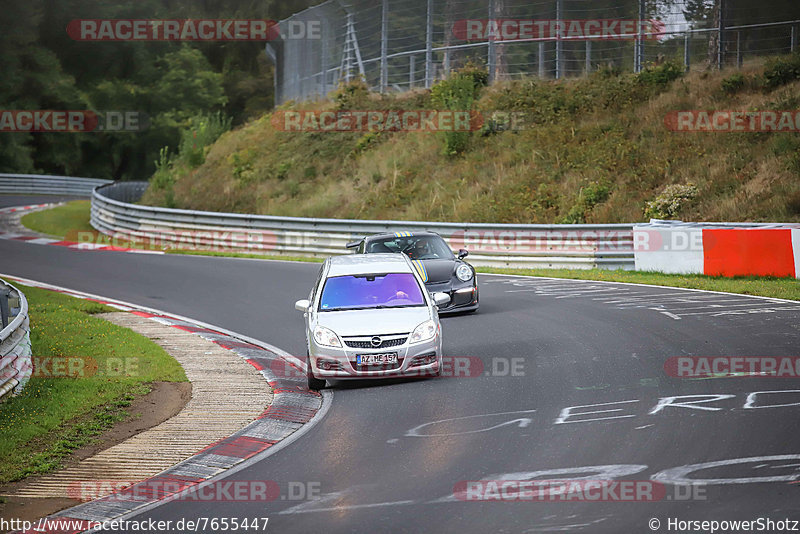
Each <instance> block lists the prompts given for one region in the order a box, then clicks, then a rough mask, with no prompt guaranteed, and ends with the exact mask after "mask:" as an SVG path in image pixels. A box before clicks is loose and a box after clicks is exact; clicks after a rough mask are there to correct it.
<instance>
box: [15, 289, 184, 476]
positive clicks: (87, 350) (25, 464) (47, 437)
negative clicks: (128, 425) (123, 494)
mask: <svg viewBox="0 0 800 534" xmlns="http://www.w3.org/2000/svg"><path fill="white" fill-rule="evenodd" d="M15 285H16V286H17V287H19V288H20V289H21V290H22V291H23V292H24V293H25V296H26V297H27V298H28V302H29V305H30V319H31V326H32V329H31V343H32V346H33V354H34V376H33V377H31V380H30V382H29V383H28V385H27V386H26V387H25V389H23V391H22V393H21V394H20V395H18V396H16V397H11V398H9V399H8V400H6V401H5V402H3V403H2V404H0V484H1V483H6V482H12V481H15V480H19V479H22V478H24V477H26V476H28V475H31V474H40V473H46V472H48V471H52V470H54V469H56V468H58V467H59V466H60V465H61V461H62V460H63V459H64V458H65V457H66V456H67V455H68V454H69V453H70V452H71V451H73V450H75V449H77V448H80V447H82V446H83V445H86V444H87V443H90V442H91V441H92V439H93V438H94V437H95V436H98V435H99V434H101V433H102V432H103V431H104V430H106V429H108V428H110V427H111V426H112V425H113V424H114V423H115V422H117V421H121V420H123V419H125V418H127V417H129V416H135V415H136V414H129V413H127V411H126V408H127V407H128V406H130V404H131V401H132V400H133V399H135V398H136V397H137V396H140V395H145V394H147V393H148V392H149V391H150V386H149V384H150V383H151V382H153V381H167V382H185V381H186V375H185V374H184V372H183V369H182V368H181V366H180V364H178V362H177V361H175V360H174V359H173V358H172V357H171V356H169V354H167V353H166V352H165V351H164V349H162V348H161V347H159V346H158V345H156V344H155V343H153V342H152V341H151V340H149V339H147V338H146V337H144V336H142V335H140V334H137V333H135V332H133V331H132V330H129V329H127V328H122V327H119V326H116V325H114V324H112V323H110V322H108V321H105V320H103V319H101V318H99V317H94V316H93V315H94V314H97V313H102V312H106V311H114V310H113V309H112V308H109V307H108V306H105V305H103V304H99V303H96V302H92V301H88V300H83V299H77V298H74V297H69V296H66V295H62V294H59V293H55V292H52V291H47V290H44V289H39V288H33V287H27V286H24V285H21V284H15ZM78 358H80V359H81V361H82V362H83V363H84V365H83V367H82V369H83V370H82V371H76V372H66V373H64V372H63V371H62V372H61V373H59V374H67V375H71V376H63V377H53V376H49V377H46V376H37V375H39V374H50V375H52V374H56V373H57V372H58V371H56V367H55V366H56V365H59V364H62V365H63V364H64V363H65V362H70V361H72V362H74V361H76V360H77V359H78ZM68 365H69V364H68V363H67V366H68ZM37 369H38V372H37ZM73 369H74V368H73ZM81 375H83V376H81Z"/></svg>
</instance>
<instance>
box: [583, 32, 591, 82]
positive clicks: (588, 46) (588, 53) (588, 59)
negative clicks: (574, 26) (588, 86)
mask: <svg viewBox="0 0 800 534" xmlns="http://www.w3.org/2000/svg"><path fill="white" fill-rule="evenodd" d="M584 70H585V71H586V74H589V73H590V72H592V40H591V39H586V66H585V67H584Z"/></svg>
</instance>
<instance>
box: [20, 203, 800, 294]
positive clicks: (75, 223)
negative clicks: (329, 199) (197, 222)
mask: <svg viewBox="0 0 800 534" xmlns="http://www.w3.org/2000/svg"><path fill="white" fill-rule="evenodd" d="M75 202H84V203H85V204H83V205H80V206H79V207H77V208H75V207H71V206H70V205H71V204H73V202H70V203H68V204H67V205H65V206H61V207H57V208H53V209H51V210H47V211H44V212H38V213H32V214H29V215H26V216H25V217H23V218H22V223H23V224H24V225H25V226H28V228H31V229H32V230H35V229H36V228H35V227H34V226H32V225H29V219H27V218H28V217H30V216H31V215H39V214H40V213H49V214H50V215H48V216H47V217H46V218H44V219H45V220H47V221H51V222H50V226H49V228H51V229H53V230H55V229H58V231H57V232H55V233H51V235H57V236H59V237H65V238H67V237H68V236H73V235H76V234H77V232H78V231H82V230H81V229H82V228H85V227H86V226H88V225H89V223H88V220H89V205H88V203H86V202H85V201H75ZM68 208H69V209H68ZM51 212H55V213H51ZM78 214H80V217H83V219H81V218H80V217H78ZM70 225H71V226H70ZM65 228H68V230H64V229H65ZM90 228H91V227H90ZM39 231H41V230H39ZM92 231H94V230H92ZM94 232H95V233H98V232H96V231H94ZM98 239H105V240H106V241H108V239H109V238H108V237H107V236H104V235H102V234H99V233H98ZM100 242H104V241H100ZM109 244H110V243H109ZM115 244H117V245H119V246H125V245H124V244H120V243H118V242H115ZM166 252H167V253H169V254H186V255H197V256H223V257H234V258H254V259H274V260H285V261H305V262H316V263H319V262H321V261H322V258H311V257H303V256H277V255H261V254H248V253H239V252H217V251H203V250H180V249H168V250H166ZM477 270H478V272H481V273H496V274H516V275H523V276H543V277H552V278H569V279H575V280H602V281H606V282H629V283H634V284H648V285H661V286H670V287H685V288H690V289H705V290H708V291H725V292H728V293H740V294H744V295H758V296H762V297H774V298H782V299H789V300H800V280H797V279H794V278H761V277H736V278H724V277H720V276H705V275H699V274H698V275H678V274H662V273H648V272H638V271H621V270H618V271H610V270H605V269H592V270H582V269H574V270H573V269H506V268H494V267H479V268H477Z"/></svg>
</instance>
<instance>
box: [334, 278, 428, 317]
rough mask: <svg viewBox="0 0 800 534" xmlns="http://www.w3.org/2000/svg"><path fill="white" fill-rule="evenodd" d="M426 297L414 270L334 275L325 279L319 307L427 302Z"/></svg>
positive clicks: (389, 305)
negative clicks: (409, 271) (412, 272)
mask: <svg viewBox="0 0 800 534" xmlns="http://www.w3.org/2000/svg"><path fill="white" fill-rule="evenodd" d="M424 305H425V299H424V298H423V296H422V290H421V289H420V287H419V284H418V283H417V280H416V278H414V275H413V274H411V273H389V274H369V275H353V276H334V277H331V278H328V279H327V280H326V281H325V287H323V288H322V296H321V297H320V299H319V310H320V311H335V310H351V309H367V308H404V307H408V306H424Z"/></svg>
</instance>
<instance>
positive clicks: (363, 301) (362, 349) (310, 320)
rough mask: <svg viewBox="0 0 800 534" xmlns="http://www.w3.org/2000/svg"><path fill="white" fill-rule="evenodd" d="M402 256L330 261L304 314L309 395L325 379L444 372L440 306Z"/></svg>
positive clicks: (302, 306)
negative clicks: (438, 308)
mask: <svg viewBox="0 0 800 534" xmlns="http://www.w3.org/2000/svg"><path fill="white" fill-rule="evenodd" d="M449 301H450V297H449V295H447V294H445V293H434V294H430V293H428V291H426V289H425V283H424V282H423V281H422V279H421V278H420V275H419V273H418V272H417V270H416V269H415V268H414V266H413V265H412V263H411V261H410V260H409V259H408V258H407V257H406V256H405V255H404V254H356V255H352V256H337V257H333V258H328V259H327V260H326V261H325V263H324V264H323V265H322V268H321V269H320V271H319V276H318V277H317V281H316V283H315V284H314V287H313V288H312V289H311V294H310V295H309V297H308V299H307V300H298V301H297V302H296V303H295V308H296V309H297V310H299V311H301V312H303V317H304V318H305V324H306V341H307V345H308V365H307V371H306V374H307V376H308V387H309V389H313V390H319V389H321V388H323V387H324V386H325V380H326V379H336V380H341V379H353V378H389V377H401V376H437V375H438V374H439V373H440V371H441V368H442V330H441V326H440V324H439V313H438V311H437V307H438V306H446V305H447V303H448V302H449Z"/></svg>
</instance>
